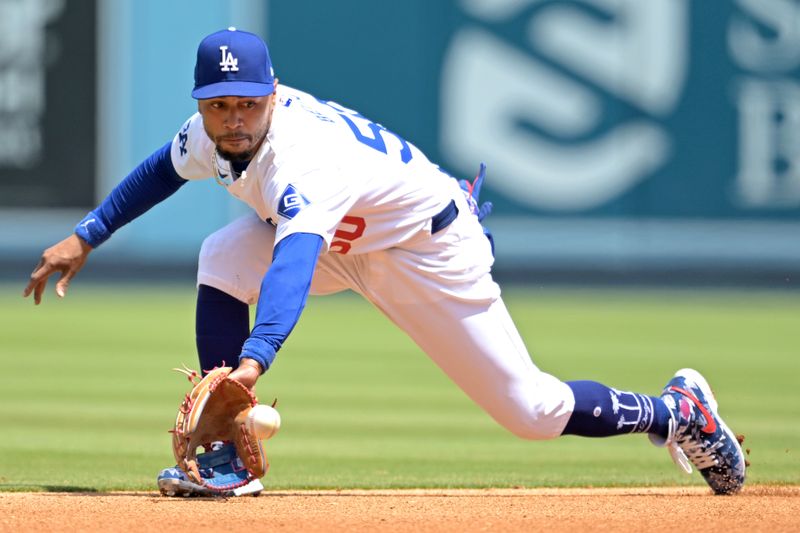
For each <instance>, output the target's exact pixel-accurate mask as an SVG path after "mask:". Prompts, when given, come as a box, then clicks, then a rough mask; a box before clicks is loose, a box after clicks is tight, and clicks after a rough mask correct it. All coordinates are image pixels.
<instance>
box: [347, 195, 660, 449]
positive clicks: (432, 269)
mask: <svg viewBox="0 0 800 533" xmlns="http://www.w3.org/2000/svg"><path fill="white" fill-rule="evenodd" d="M460 207H463V206H460ZM369 260H370V261H371V264H370V265H369V268H368V272H369V284H368V287H367V288H366V291H365V292H364V295H365V296H366V297H367V298H368V299H369V300H371V301H372V302H373V303H374V304H375V305H376V306H377V307H378V308H380V309H381V310H382V311H383V312H384V313H385V314H386V315H387V316H388V317H389V318H390V319H391V320H392V321H394V322H395V323H396V324H397V325H398V326H400V327H401V328H402V329H403V330H404V331H406V332H407V333H408V334H409V335H410V336H411V338H412V339H413V340H414V341H415V342H416V343H417V344H418V345H419V346H420V347H421V348H422V349H423V350H424V351H425V352H426V353H427V354H428V355H429V356H430V357H431V359H433V361H434V362H435V363H436V364H437V365H438V366H439V367H441V368H442V370H444V371H445V373H446V374H447V375H448V376H449V377H450V378H451V379H453V381H454V382H456V383H457V384H458V385H459V387H461V388H462V389H463V390H464V391H465V392H466V393H467V394H468V395H469V396H470V397H471V398H472V399H473V400H474V401H475V402H476V403H478V404H479V405H480V406H481V407H483V408H484V409H485V410H486V411H487V412H488V413H489V414H490V415H491V416H492V417H493V418H494V419H495V420H497V421H498V422H499V423H500V424H502V425H503V426H504V427H506V428H508V429H509V430H511V431H512V432H514V433H515V434H517V435H520V436H522V437H525V438H535V439H541V438H552V437H557V436H559V435H561V434H563V433H564V432H565V431H566V432H568V433H571V434H578V435H584V436H608V435H616V434H621V433H630V432H648V431H652V432H655V433H657V434H659V435H666V432H667V428H668V424H669V418H670V414H669V411H668V410H667V409H666V407H665V406H664V404H663V402H662V401H661V400H660V399H659V398H654V397H649V396H646V395H641V394H636V393H628V392H624V391H618V390H614V389H610V388H608V387H605V386H604V385H601V384H599V383H595V382H573V383H564V382H562V381H560V380H558V379H556V378H555V377H553V376H551V375H549V374H547V373H545V372H542V371H541V370H539V369H538V368H537V367H536V366H535V365H534V364H533V362H532V361H531V358H530V356H529V354H528V351H527V349H526V348H525V345H524V343H523V341H522V339H521V338H520V336H519V333H518V332H517V329H516V327H515V325H514V323H513V321H512V319H511V317H510V316H509V314H508V312H507V310H506V308H505V305H504V303H503V301H502V299H501V298H500V297H499V289H498V288H497V285H496V284H495V283H494V282H493V281H492V279H491V274H490V272H489V271H490V268H491V264H492V256H491V250H490V246H489V243H488V242H487V240H486V238H485V237H484V235H483V231H482V229H481V227H480V224H479V223H478V221H477V219H476V218H475V217H474V216H471V215H469V214H468V211H467V209H463V210H462V213H461V214H460V215H459V216H458V217H457V218H456V220H455V221H454V222H453V223H452V224H451V225H450V226H449V227H448V228H446V229H445V230H443V231H442V232H440V233H437V234H435V235H433V236H430V235H427V236H425V235H423V236H421V237H420V238H419V239H417V240H412V241H410V242H409V243H406V244H404V245H402V246H400V247H397V248H393V249H390V250H388V251H386V252H381V253H376V254H369ZM361 270H362V271H364V269H363V268H362V269H361ZM621 410H622V412H621ZM622 415H624V416H625V422H624V423H623V424H620V419H621V416H622Z"/></svg>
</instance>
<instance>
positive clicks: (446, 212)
mask: <svg viewBox="0 0 800 533" xmlns="http://www.w3.org/2000/svg"><path fill="white" fill-rule="evenodd" d="M457 216H458V207H456V201H455V200H450V203H449V204H447V206H445V208H444V209H442V210H441V211H440V212H439V213H438V214H436V215H433V217H431V233H436V232H437V231H442V230H443V229H444V228H446V227H447V226H449V225H450V223H451V222H452V221H454V220H455V219H456V217H457Z"/></svg>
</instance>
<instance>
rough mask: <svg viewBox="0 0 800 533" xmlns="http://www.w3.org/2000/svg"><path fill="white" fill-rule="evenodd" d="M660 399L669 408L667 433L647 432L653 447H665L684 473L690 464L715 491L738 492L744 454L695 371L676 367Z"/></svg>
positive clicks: (743, 470)
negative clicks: (665, 435) (666, 435)
mask: <svg viewBox="0 0 800 533" xmlns="http://www.w3.org/2000/svg"><path fill="white" fill-rule="evenodd" d="M661 399H662V400H663V401H664V403H665V404H666V405H667V407H668V408H669V410H670V415H671V417H672V418H671V420H670V422H669V428H670V429H669V436H668V437H667V438H666V439H663V438H660V437H658V436H656V435H652V434H651V435H650V440H651V441H652V442H653V444H655V445H656V446H667V448H668V450H669V452H670V455H671V456H672V459H673V461H675V463H676V464H677V465H678V466H679V467H681V468H682V469H683V470H684V471H685V472H686V473H687V474H690V473H691V472H692V465H694V466H695V467H696V468H697V469H698V470H699V471H700V474H701V475H702V476H703V478H704V479H705V480H706V483H708V485H709V486H710V487H711V489H712V490H713V491H714V493H715V494H734V493H736V492H738V491H739V490H740V489H741V488H742V485H744V479H745V466H746V464H745V457H744V454H743V453H742V448H741V446H739V442H738V440H737V438H736V435H735V434H734V433H733V432H732V431H731V430H730V428H728V426H727V425H726V424H725V422H724V421H723V420H722V418H720V416H719V413H718V412H717V407H718V405H717V400H716V399H715V398H714V394H713V392H711V387H710V386H709V385H708V382H707V381H706V380H705V378H704V377H703V376H702V375H700V373H699V372H697V371H696V370H692V369H690V368H684V369H681V370H678V371H677V372H676V373H675V376H673V378H672V379H671V380H670V381H669V382H668V383H667V386H666V387H665V388H664V391H663V392H662V394H661Z"/></svg>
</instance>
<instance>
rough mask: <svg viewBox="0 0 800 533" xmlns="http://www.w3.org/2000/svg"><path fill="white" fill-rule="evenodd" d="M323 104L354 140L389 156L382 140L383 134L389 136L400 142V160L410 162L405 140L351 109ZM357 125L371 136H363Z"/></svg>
mask: <svg viewBox="0 0 800 533" xmlns="http://www.w3.org/2000/svg"><path fill="white" fill-rule="evenodd" d="M320 102H322V103H323V104H325V105H327V106H330V107H332V108H333V109H334V111H336V113H337V114H338V115H339V116H340V117H341V118H342V120H344V122H345V124H347V125H348V126H349V127H350V129H351V130H352V132H353V135H355V136H356V140H357V141H358V142H360V143H361V144H365V145H367V146H369V147H370V148H372V149H373V150H377V151H379V152H381V153H384V154H387V155H388V154H389V149H388V148H387V147H386V139H384V138H383V136H384V134H386V135H391V136H393V137H394V138H395V139H397V140H398V141H399V142H400V160H401V161H402V162H403V163H408V162H409V161H411V157H412V154H411V147H410V146H409V145H408V143H407V142H406V140H405V139H403V138H402V137H400V136H399V135H397V134H396V133H394V132H391V131H389V130H387V129H386V128H384V127H383V126H381V125H380V124H375V123H374V122H370V121H369V120H368V119H366V118H364V117H363V116H361V115H360V114H358V113H357V112H355V111H353V110H352V109H347V108H346V107H342V106H340V105H339V104H337V103H334V102H326V101H324V100H320ZM359 125H361V126H363V128H366V129H367V130H369V131H370V132H371V133H372V136H370V135H369V134H365V133H364V132H363V131H362V128H360V127H359Z"/></svg>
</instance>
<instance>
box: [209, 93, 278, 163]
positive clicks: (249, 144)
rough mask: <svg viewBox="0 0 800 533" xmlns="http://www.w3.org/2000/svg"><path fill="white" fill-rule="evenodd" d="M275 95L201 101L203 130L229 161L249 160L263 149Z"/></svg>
mask: <svg viewBox="0 0 800 533" xmlns="http://www.w3.org/2000/svg"><path fill="white" fill-rule="evenodd" d="M274 105H275V93H273V94H271V95H269V96H253V97H249V96H248V97H244V96H221V97H219V98H208V99H206V100H198V101H197V108H198V110H199V111H200V114H201V115H202V116H203V127H204V128H205V130H206V133H207V134H208V136H209V137H210V138H211V140H212V141H214V144H215V145H216V146H217V151H218V152H219V155H221V156H222V157H224V158H225V159H227V160H228V161H249V160H250V159H252V157H253V155H254V154H255V153H256V152H257V151H258V149H259V148H260V147H261V143H262V142H263V141H264V138H265V137H266V136H267V131H269V126H270V123H271V122H272V109H273V107H274Z"/></svg>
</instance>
